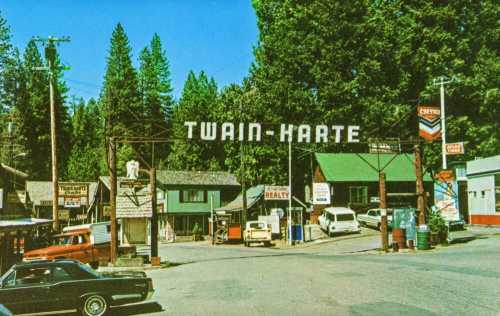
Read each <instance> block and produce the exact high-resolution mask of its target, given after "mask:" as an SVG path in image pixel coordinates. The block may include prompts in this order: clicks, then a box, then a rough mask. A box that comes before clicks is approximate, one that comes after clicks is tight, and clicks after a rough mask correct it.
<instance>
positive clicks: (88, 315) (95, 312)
mask: <svg viewBox="0 0 500 316" xmlns="http://www.w3.org/2000/svg"><path fill="white" fill-rule="evenodd" d="M107 310H108V302H107V301H106V299H105V298H104V297H103V296H102V295H99V294H92V295H89V296H86V297H85V298H84V300H83V305H82V315H84V316H102V315H104V314H106V312H107Z"/></svg>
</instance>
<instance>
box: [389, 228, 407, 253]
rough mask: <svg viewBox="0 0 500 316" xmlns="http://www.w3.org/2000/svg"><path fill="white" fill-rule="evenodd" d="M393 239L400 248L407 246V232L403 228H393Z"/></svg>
mask: <svg viewBox="0 0 500 316" xmlns="http://www.w3.org/2000/svg"><path fill="white" fill-rule="evenodd" d="M392 241H393V242H394V243H397V244H398V248H399V249H404V248H406V232H405V230H404V229H401V228H396V227H393V228H392Z"/></svg>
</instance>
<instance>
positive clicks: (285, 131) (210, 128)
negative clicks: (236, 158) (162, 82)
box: [184, 122, 360, 143]
mask: <svg viewBox="0 0 500 316" xmlns="http://www.w3.org/2000/svg"><path fill="white" fill-rule="evenodd" d="M184 126H185V127H186V128H187V138H188V139H193V138H198V137H196V135H198V136H199V139H201V140H203V141H217V140H220V141H235V140H237V141H240V142H242V141H248V142H261V141H266V140H274V139H275V140H278V139H279V142H281V143H288V142H298V143H311V142H315V143H328V142H335V143H341V142H342V141H345V142H347V143H359V134H360V126H358V125H332V126H328V125H316V126H311V125H308V124H301V125H298V126H295V125H293V124H280V125H279V127H278V126H277V125H265V124H261V123H256V122H252V123H237V124H236V123H231V122H223V123H217V122H200V123H198V122H184Z"/></svg>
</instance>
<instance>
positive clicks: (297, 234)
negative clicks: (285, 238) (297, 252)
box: [292, 225, 302, 240]
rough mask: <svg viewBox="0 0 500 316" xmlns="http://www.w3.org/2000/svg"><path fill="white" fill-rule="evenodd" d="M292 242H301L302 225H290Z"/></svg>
mask: <svg viewBox="0 0 500 316" xmlns="http://www.w3.org/2000/svg"><path fill="white" fill-rule="evenodd" d="M292 240H302V225H292Z"/></svg>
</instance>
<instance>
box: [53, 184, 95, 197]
mask: <svg viewBox="0 0 500 316" xmlns="http://www.w3.org/2000/svg"><path fill="white" fill-rule="evenodd" d="M88 188H89V185H88V183H76V182H71V183H70V182H67V183H63V182H60V183H59V196H87V195H88Z"/></svg>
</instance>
